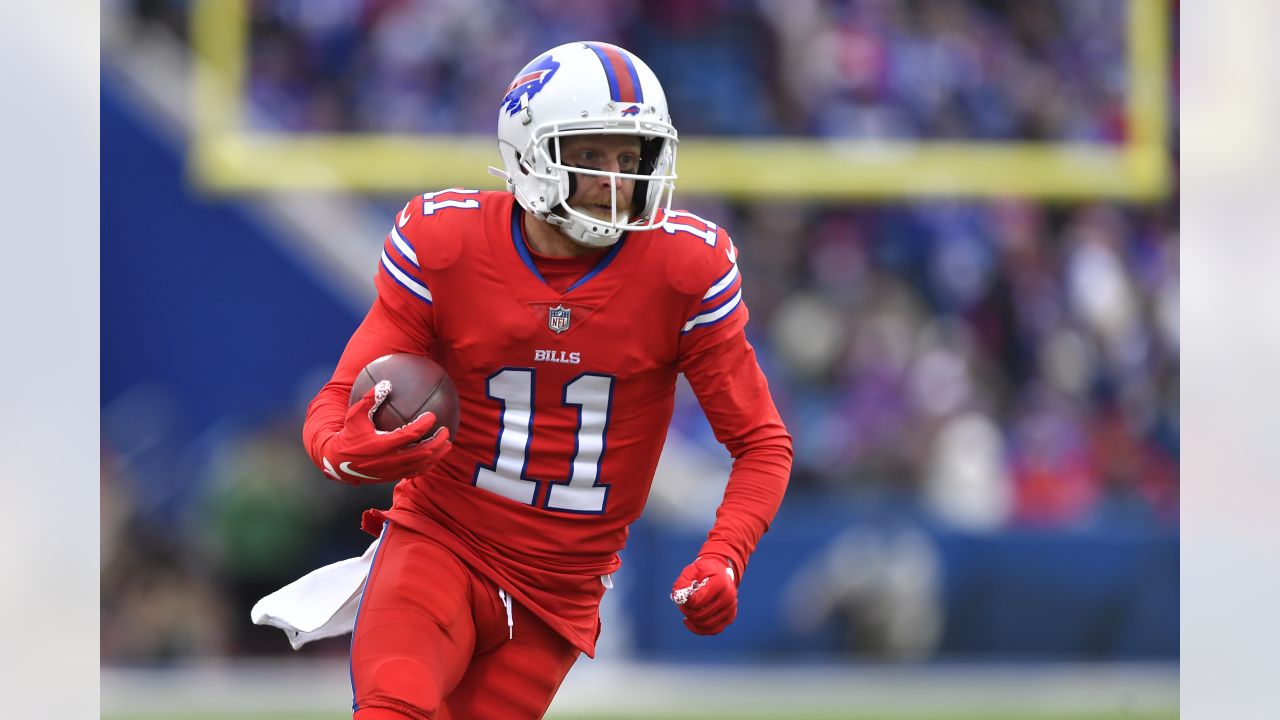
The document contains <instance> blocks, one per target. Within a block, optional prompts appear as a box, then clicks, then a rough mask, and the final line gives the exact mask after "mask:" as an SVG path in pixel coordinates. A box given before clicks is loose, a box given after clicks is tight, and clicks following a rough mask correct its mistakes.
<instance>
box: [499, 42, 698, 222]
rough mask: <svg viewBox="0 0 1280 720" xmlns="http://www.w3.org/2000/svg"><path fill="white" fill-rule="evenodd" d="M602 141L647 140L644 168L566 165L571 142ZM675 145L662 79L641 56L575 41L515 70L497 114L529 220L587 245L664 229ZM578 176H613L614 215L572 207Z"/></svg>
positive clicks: (512, 181) (502, 148) (515, 188)
mask: <svg viewBox="0 0 1280 720" xmlns="http://www.w3.org/2000/svg"><path fill="white" fill-rule="evenodd" d="M620 78H621V79H620ZM599 135H625V136H631V137H637V138H639V139H640V144H641V153H640V154H641V157H640V163H639V167H638V168H637V169H636V171H635V172H631V173H625V172H613V171H608V170H596V169H591V168H583V167H577V166H573V165H569V164H566V163H565V162H564V155H563V153H562V152H561V142H562V140H563V139H565V138H571V137H576V136H599ZM677 142H678V140H677V136H676V131H675V128H674V127H673V126H672V125H671V121H670V118H669V117H668V115H667V107H666V96H665V95H664V94H663V92H662V86H661V85H660V84H659V83H658V79H657V77H656V76H654V74H653V72H652V71H651V70H649V68H648V66H646V65H645V64H644V63H643V62H642V61H641V60H640V59H639V58H637V57H635V56H634V55H631V54H630V53H628V52H627V51H626V50H623V49H621V48H618V47H615V46H613V45H606V44H604V43H569V44H567V45H561V46H560V47H557V48H554V49H552V50H550V51H548V52H547V53H544V54H543V55H541V56H539V57H538V58H537V59H535V60H534V61H533V62H531V63H529V65H527V66H526V67H525V68H524V69H523V70H521V71H520V73H519V74H517V76H516V80H515V81H514V82H513V83H512V84H511V88H510V89H509V90H508V93H507V96H506V97H505V98H504V99H503V104H502V107H501V108H500V109H499V111H498V148H499V152H500V153H501V155H502V159H503V165H504V166H505V170H506V176H507V186H508V189H510V190H511V191H512V192H513V193H514V194H515V196H516V199H517V201H519V203H520V205H521V207H523V208H524V209H525V210H526V211H527V212H529V213H530V214H531V215H533V216H535V217H537V218H538V219H540V220H544V221H546V222H548V223H550V224H551V225H555V226H557V227H559V229H560V230H561V232H562V233H564V234H565V235H566V236H568V237H569V238H570V239H572V240H573V241H575V242H578V243H580V244H582V245H586V246H589V247H607V246H609V245H612V244H614V243H616V242H617V241H618V239H619V238H621V236H622V233H624V232H626V231H628V230H647V229H651V228H653V227H655V226H656V225H657V224H658V212H657V211H658V210H660V209H661V210H665V209H668V208H669V207H670V204H671V199H672V196H673V194H674V192H675V179H676V174H675V161H676V144H677ZM575 174H577V175H580V176H609V177H610V178H611V179H612V180H613V182H612V187H613V192H612V202H611V207H612V211H611V213H610V215H609V218H608V219H602V218H597V217H595V216H594V215H591V214H588V213H586V212H583V211H582V210H579V209H577V208H574V207H573V206H572V205H570V204H569V199H570V198H571V197H572V195H573V189H574V187H575V178H574V175H575ZM621 181H633V182H634V190H633V195H632V202H631V203H630V205H628V206H625V207H624V206H621V205H620V203H619V197H618V185H619V183H620V182H621Z"/></svg>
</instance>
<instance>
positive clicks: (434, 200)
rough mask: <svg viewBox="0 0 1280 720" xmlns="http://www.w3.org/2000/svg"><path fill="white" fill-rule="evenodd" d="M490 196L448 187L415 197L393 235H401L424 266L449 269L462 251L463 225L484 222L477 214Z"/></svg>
mask: <svg viewBox="0 0 1280 720" xmlns="http://www.w3.org/2000/svg"><path fill="white" fill-rule="evenodd" d="M488 194H489V193H481V192H480V191H478V190H466V189H463V188H449V189H448V190H440V191H437V192H431V193H425V194H423V195H418V196H416V197H413V198H411V199H410V200H409V202H407V203H405V205H404V208H402V209H401V210H400V213H399V214H398V215H397V216H396V220H395V225H394V226H393V227H392V235H393V236H394V235H395V234H396V233H399V235H400V238H401V239H402V240H404V241H405V243H406V244H407V245H408V246H409V248H410V250H411V251H412V252H413V253H415V254H416V255H417V259H418V261H419V262H420V263H421V264H422V266H423V267H426V268H430V269H432V270H440V269H443V268H446V267H448V266H450V265H452V264H453V263H454V261H456V260H457V259H458V255H459V254H461V252H462V236H463V232H462V230H463V228H464V226H465V225H466V224H468V223H480V222H483V220H482V215H481V214H480V212H478V211H479V210H480V208H481V205H482V200H483V199H484V198H485V196H487V195H488Z"/></svg>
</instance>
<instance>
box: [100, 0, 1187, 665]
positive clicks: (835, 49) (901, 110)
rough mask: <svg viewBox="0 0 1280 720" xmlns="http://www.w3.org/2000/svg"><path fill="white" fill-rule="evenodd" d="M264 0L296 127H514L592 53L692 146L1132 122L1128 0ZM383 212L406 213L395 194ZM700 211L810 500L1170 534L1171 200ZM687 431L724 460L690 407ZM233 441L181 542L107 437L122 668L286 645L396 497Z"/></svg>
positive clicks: (109, 598) (1173, 503)
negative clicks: (737, 293) (570, 47)
mask: <svg viewBox="0 0 1280 720" xmlns="http://www.w3.org/2000/svg"><path fill="white" fill-rule="evenodd" d="M123 4H124V5H126V6H127V8H128V10H129V11H130V13H131V14H132V17H133V19H134V21H135V22H137V23H138V24H139V25H145V24H151V23H157V24H161V25H167V26H169V27H170V28H171V29H172V30H173V31H174V32H175V33H177V34H179V35H185V34H186V32H187V30H186V20H185V13H186V7H187V4H186V3H183V2H178V1H177V0H134V1H133V2H126V3H123ZM252 7H253V11H252V43H251V47H252V56H251V59H250V68H251V78H250V81H249V83H250V85H249V86H250V92H251V94H252V96H253V98H254V100H255V101H256V103H257V108H258V109H259V110H260V111H261V112H262V113H264V115H265V116H267V118H268V120H266V121H268V122H269V123H270V124H271V125H272V126H274V127H278V128H282V129H286V130H294V131H326V132H327V131H337V132H341V131H363V132H467V133H478V134H486V133H491V132H492V131H493V127H494V115H495V112H494V104H495V98H496V97H497V96H498V95H500V93H501V91H502V90H503V89H504V87H502V86H501V84H502V83H504V82H505V79H506V78H508V77H510V76H511V75H512V74H513V72H514V71H515V70H517V69H518V68H519V67H520V66H521V65H522V64H523V63H524V62H525V61H526V60H527V59H528V58H529V57H532V56H533V55H534V54H535V53H537V52H538V51H540V50H542V49H545V48H546V47H550V46H553V45H555V44H558V43H560V42H566V41H570V40H574V39H584V38H592V39H601V40H607V41H613V42H616V43H618V44H620V45H623V46H625V47H628V48H629V49H631V50H633V51H635V52H636V53H637V54H638V55H640V56H641V57H643V58H645V59H646V60H647V62H649V64H650V65H651V66H652V67H653V69H654V70H655V72H656V73H657V74H658V76H659V77H660V78H661V79H662V80H663V82H664V85H665V87H666V89H667V93H668V96H669V100H670V104H671V107H672V114H673V116H674V120H675V123H676V125H677V127H678V128H679V129H680V131H681V134H682V139H684V140H685V141H686V142H689V143H691V144H692V143H697V138H696V137H691V136H696V135H698V134H715V135H809V136H838V137H860V138H924V139H941V138H949V139H954V138H965V139H979V140H984V141H985V140H998V139H1020V140H1032V139H1036V140H1039V139H1049V140H1064V141H1090V142H1102V143H1115V142H1122V141H1123V140H1124V138H1125V132H1126V130H1125V122H1124V117H1125V115H1124V104H1125V91H1126V83H1127V78H1126V75H1125V34H1124V26H1125V22H1124V12H1125V4H1124V3H1120V2H1114V1H1112V0H1057V1H1053V0H1045V1H1037V2H1026V1H1025V0H937V1H926V0H921V1H908V0H903V1H896V0H867V1H863V2H854V1H844V2H842V1H829V2H823V1H818V0H759V1H758V2H735V1H731V0H658V1H655V2H645V3H640V2H638V1H636V0H628V1H625V2H610V3H601V2H595V1H594V0H570V1H563V0H557V1H555V2H552V1H551V0H529V1H527V2H499V1H496V0H438V1H435V2H417V3H410V2H402V1H400V0H365V1H364V2H357V1H355V0H305V1H304V0H275V1H272V2H255V3H253V5H252ZM1173 28H1176V13H1175V20H1174V23H1173ZM1170 32H1171V33H1172V32H1173V29H1172V28H1171V29H1170ZM1172 66H1173V70H1172V72H1173V73H1174V75H1173V76H1171V77H1170V78H1169V82H1170V86H1171V87H1173V88H1174V89H1175V96H1174V100H1173V102H1174V103H1176V72H1177V67H1176V62H1174V63H1172ZM693 68H696V71H692V70H691V69H693ZM485 87H488V88H491V91H489V92H476V91H475V89H476V88H485ZM1170 118H1171V121H1172V122H1176V112H1173V110H1172V109H1171V110H1170ZM1173 137H1174V138H1175V140H1174V141H1173V142H1176V132H1175V133H1173ZM1169 152H1170V153H1171V155H1172V156H1173V157H1175V158H1176V153H1177V149H1176V147H1170V148H1169ZM759 171H760V172H763V173H767V172H769V171H770V169H769V168H768V167H761V168H759ZM425 189H434V188H424V190H425ZM406 194H407V193H406ZM375 201H376V202H378V203H379V204H383V205H385V207H386V211H387V216H388V217H390V215H391V213H393V212H394V211H395V210H396V209H398V208H399V207H400V205H401V204H402V201H403V198H376V199H375ZM677 202H678V204H680V205H682V206H684V207H686V208H687V209H690V210H693V211H694V212H697V213H699V214H701V215H704V216H706V217H709V218H713V219H716V220H717V221H719V222H720V224H722V225H723V226H725V227H727V228H729V230H730V231H731V232H732V233H733V234H734V239H735V242H736V243H737V244H738V246H739V247H740V249H741V258H742V260H741V262H742V270H743V275H744V278H745V279H746V283H747V284H746V296H745V297H746V300H747V303H748V305H749V307H750V311H751V314H752V327H751V332H752V336H751V339H752V342H753V344H754V345H755V347H756V349H757V352H758V353H759V355H760V357H761V360H762V364H763V366H764V368H765V371H766V373H767V375H768V377H769V378H770V383H771V387H772V389H773V392H774V396H775V398H776V400H777V402H778V403H779V406H780V409H781V411H782V414H783V416H784V418H785V419H786V421H787V423H788V426H789V428H790V430H791V431H792V434H793V436H794V438H795V443H796V445H795V447H796V464H795V474H794V476H793V480H792V491H791V492H792V493H793V494H795V495H797V496H799V495H806V494H808V495H811V496H816V497H852V498H855V499H856V500H857V501H859V502H863V503H867V504H875V503H880V502H887V503H893V504H896V505H904V504H905V505H910V506H914V507H917V508H919V509H920V510H921V511H922V512H924V513H927V514H929V515H930V516H931V517H935V518H938V519H941V520H942V521H943V522H945V523H949V524H951V525H953V526H955V527H958V528H963V529H965V530H970V531H981V532H990V531H999V530H1002V529H1007V528H1016V527H1036V528H1049V529H1056V530H1061V531H1064V532H1070V531H1078V530H1081V529H1084V528H1089V527H1096V526H1100V525H1103V526H1105V525H1109V524H1123V525H1125V526H1131V527H1132V526H1161V527H1176V525H1177V521H1178V458H1179V432H1178V417H1179V397H1178V380H1179V334H1178V297H1179V292H1178V283H1179V267H1178V263H1179V259H1178V206H1177V194H1176V190H1175V191H1174V192H1172V193H1171V195H1170V197H1169V198H1167V199H1165V200H1163V201H1160V202H1156V203H1149V204H1145V203H1144V204H1128V203H1119V202H1110V201H1093V202H1085V203H1078V204H1053V203H1045V202H1041V201H1036V200H1031V199H1023V198H1006V199H1000V200H993V201H985V200H984V201H975V200H964V199H929V200H907V199H904V200H901V201H894V202H884V203H869V202H846V203H835V202H832V203H821V204H819V203H812V202H798V201H795V202H793V201H731V200H724V199H716V198H707V197H689V196H678V197H677ZM315 386H316V387H318V382H317V383H316V385H315ZM310 390H314V387H312V388H303V389H301V390H300V393H305V392H309V391H310ZM110 422H111V421H110V418H108V417H106V416H105V415H104V437H106V436H107V435H108V434H109V433H108V432H107V430H108V428H107V426H108V425H109V424H110ZM674 424H675V426H676V427H677V428H678V429H679V430H681V431H683V432H684V433H685V434H686V435H687V436H689V437H691V438H694V439H695V440H696V441H697V442H699V443H704V444H706V445H707V446H708V447H710V448H718V446H717V445H716V443H715V440H714V438H713V437H712V436H711V433H710V430H709V428H708V427H707V426H706V423H705V421H704V420H703V419H702V417H701V413H700V411H699V410H698V408H697V405H696V402H695V401H694V400H693V398H692V396H691V394H689V393H682V395H681V396H680V399H679V404H678V406H677V414H676V418H675V421H674ZM235 442H236V443H238V445H237V448H236V452H234V453H227V452H213V451H208V453H207V456H208V457H217V458H220V459H219V460H216V461H210V462H197V461H196V460H194V459H192V458H190V457H188V458H185V459H182V460H181V462H185V463H188V464H190V465H191V466H193V467H194V466H199V467H200V468H202V470H201V473H200V475H201V477H202V478H203V480H202V482H203V484H204V486H203V488H202V489H200V490H199V491H198V492H196V493H195V496H196V497H197V499H196V500H192V501H191V502H198V503H200V504H201V506H202V508H203V510H202V511H201V512H200V513H197V514H195V516H198V517H200V518H201V520H200V521H199V522H198V523H197V525H198V527H182V528H178V527H175V526H174V523H176V522H178V521H176V520H174V519H173V518H172V517H170V516H168V515H166V513H165V508H164V506H163V504H162V503H161V504H156V503H155V502H152V501H149V500H145V499H143V498H140V497H139V496H140V495H143V494H145V491H143V490H139V489H138V487H139V483H138V482H137V481H136V480H134V479H131V478H130V475H131V474H139V473H145V469H141V470H140V469H139V468H138V467H136V466H134V465H130V463H129V462H126V461H124V460H123V459H122V457H121V456H122V454H123V453H122V451H120V449H119V448H116V447H112V445H111V442H110V441H109V440H108V441H107V442H104V450H103V452H104V462H103V493H102V501H103V562H104V565H103V597H104V622H103V633H104V635H103V654H104V657H106V656H111V657H115V658H120V659H148V658H158V657H166V656H182V655H186V654H192V653H210V652H211V653H220V652H257V651H275V650H281V649H283V648H282V647H281V646H283V645H284V644H283V643H280V642H278V641H277V642H270V643H266V644H263V645H262V646H260V647H257V646H255V645H254V643H255V642H257V641H258V639H260V638H261V637H263V636H257V635H254V636H247V635H245V634H244V633H243V632H232V631H228V629H227V628H230V627H234V626H236V625H238V624H241V623H242V618H241V616H242V615H243V614H244V612H245V611H244V610H243V609H242V608H246V607H247V605H246V604H245V603H246V602H251V601H252V599H253V598H255V597H257V596H258V595H260V594H262V593H264V592H266V591H269V590H271V589H273V588H274V587H275V586H276V585H278V584H279V582H281V581H284V580H288V579H291V578H292V577H294V576H296V575H297V574H299V573H300V572H304V571H305V570H307V569H310V567H312V566H313V565H315V564H317V561H323V562H328V561H331V560H334V559H337V553H338V549H337V548H345V547H350V545H349V542H350V541H351V538H352V537H353V535H354V533H355V532H356V531H355V529H354V527H352V526H353V525H354V524H355V521H354V518H355V517H356V514H357V513H358V511H359V509H361V508H363V507H366V506H368V505H371V504H378V503H379V502H383V501H384V499H385V497H386V495H385V494H383V490H382V489H370V490H363V489H362V490H351V489H348V488H343V487H337V486H336V485H334V484H332V483H329V482H328V481H327V480H325V479H324V478H323V477H322V476H321V475H320V474H319V473H318V472H316V471H315V470H314V469H313V468H312V467H311V466H310V465H309V463H308V462H307V461H306V458H305V456H304V455H303V454H302V452H301V449H300V446H299V445H298V443H299V441H298V427H297V424H296V416H295V415H292V414H290V415H288V417H287V418H284V419H282V420H281V421H280V422H279V423H278V424H275V425H272V426H270V427H265V428H261V429H260V431H259V432H257V433H256V434H253V435H251V436H249V437H247V438H244V437H239V438H237V439H236V441H235ZM193 452H197V454H198V451H193ZM168 460H170V461H173V460H174V459H173V458H168ZM156 462H158V463H159V462H163V461H162V460H156ZM177 536H182V537H184V538H187V539H186V540H184V541H182V542H180V543H174V542H173V540H172V538H173V537H177ZM262 548H270V553H269V554H264V553H263V551H262ZM326 548H332V549H333V556H330V555H329V554H328V551H327V549H326ZM193 558H194V559H195V561H193ZM139 578H145V580H144V581H143V582H139ZM227 588H231V590H230V595H228V590H227ZM139 595H145V596H146V598H145V599H146V600H147V602H146V603H141V602H138V600H139ZM143 606H145V607H147V608H148V610H147V611H146V613H145V614H144V613H141V612H136V608H139V607H143ZM156 608H161V609H162V610H161V611H160V612H157V610H156ZM165 608H168V609H169V610H171V612H168V613H166V612H164V611H163V609H165ZM193 609H194V611H193ZM108 618H109V619H110V621H109V622H108ZM266 640H267V641H272V640H277V639H276V638H275V637H274V636H271V637H267V638H266Z"/></svg>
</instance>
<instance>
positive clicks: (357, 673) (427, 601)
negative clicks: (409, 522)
mask: <svg viewBox="0 0 1280 720" xmlns="http://www.w3.org/2000/svg"><path fill="white" fill-rule="evenodd" d="M471 582H472V579H471V576H470V574H469V573H468V571H467V570H466V569H465V568H464V566H463V565H462V564H461V563H460V562H459V561H458V560H457V558H455V557H454V556H453V554H452V553H450V552H449V551H448V550H446V549H444V548H443V547H441V546H439V545H437V544H435V543H434V542H431V541H430V540H427V539H426V538H425V537H423V536H422V535H419V534H417V533H415V532H413V531H411V530H408V529H406V528H403V527H400V526H396V525H394V524H389V525H388V526H387V527H386V529H385V530H384V532H383V536H382V543H381V545H380V546H379V548H378V557H377V558H376V559H375V561H374V563H373V567H372V568H371V570H370V573H369V579H368V581H367V583H366V585H365V590H364V596H363V598H362V599H361V601H360V611H359V614H358V615H357V617H356V626H355V630H354V631H353V633H352V640H351V685H352V688H351V690H352V695H353V696H354V706H355V708H356V710H357V714H356V717H357V718H362V719H363V718H364V714H361V713H360V712H359V711H360V710H362V709H368V710H370V711H372V710H373V709H375V708H377V709H379V711H386V710H393V711H397V712H401V713H402V714H403V715H405V716H406V717H411V718H425V717H437V714H436V713H437V711H438V710H439V708H440V705H441V701H442V699H443V698H444V696H446V695H448V694H449V692H450V691H451V690H452V689H453V688H454V686H456V685H457V684H458V681H459V680H460V679H461V678H462V676H463V673H464V672H465V671H466V668H467V664H468V662H469V661H470V659H471V655H472V653H473V652H474V649H475V626H474V623H473V620H472V613H471V600H470V597H471V590H470V583H471ZM440 716H441V717H443V714H441V715H440Z"/></svg>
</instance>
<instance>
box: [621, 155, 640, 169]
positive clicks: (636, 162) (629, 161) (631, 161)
mask: <svg viewBox="0 0 1280 720" xmlns="http://www.w3.org/2000/svg"><path fill="white" fill-rule="evenodd" d="M639 166H640V158H638V157H636V156H635V155H632V154H630V153H627V154H625V155H623V156H622V157H620V158H618V167H619V168H621V169H622V172H635V170H636V168H638V167H639Z"/></svg>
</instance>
